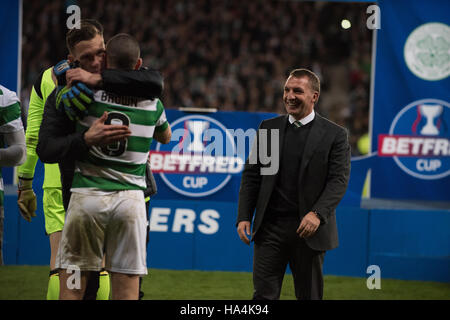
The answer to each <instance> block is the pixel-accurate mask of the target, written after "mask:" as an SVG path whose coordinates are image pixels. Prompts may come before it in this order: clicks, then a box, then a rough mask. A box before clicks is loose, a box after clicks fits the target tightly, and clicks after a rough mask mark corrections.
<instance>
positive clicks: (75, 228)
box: [56, 190, 148, 275]
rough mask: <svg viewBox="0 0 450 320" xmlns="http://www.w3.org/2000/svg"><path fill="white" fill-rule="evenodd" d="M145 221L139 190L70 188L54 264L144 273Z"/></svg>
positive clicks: (65, 266) (141, 194) (70, 267)
mask: <svg viewBox="0 0 450 320" xmlns="http://www.w3.org/2000/svg"><path fill="white" fill-rule="evenodd" d="M147 224H148V222H147V215H146V209H145V201H144V193H143V192H142V190H123V191H114V192H108V193H107V194H103V195H95V194H85V193H77V192H72V196H71V198H70V202H69V208H68V209H67V217H66V224H65V226H64V229H63V233H62V237H61V242H60V245H59V250H58V254H57V257H56V267H57V268H61V269H74V270H81V271H100V270H101V269H102V259H103V256H104V254H105V255H106V257H105V269H106V270H107V271H110V272H117V273H124V274H132V275H146V274H147V262H146V259H147V257H146V256H147V250H146V233H147Z"/></svg>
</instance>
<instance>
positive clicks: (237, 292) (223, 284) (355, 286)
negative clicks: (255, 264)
mask: <svg viewBox="0 0 450 320" xmlns="http://www.w3.org/2000/svg"><path fill="white" fill-rule="evenodd" d="M48 270H49V269H48V267H44V266H3V267H0V300H9V299H18V300H33V299H45V296H46V289H47V282H48ZM324 286H325V291H324V299H331V300H334V299H337V300H341V299H343V300H346V299H349V300H353V299H360V300H375V299H384V300H403V299H412V300H426V299H439V300H442V299H443V300H449V299H450V284H448V283H439V282H423V281H404V280H391V279H381V289H380V290H376V289H374V290H369V289H367V287H366V279H365V278H352V277H337V276H325V285H324ZM143 291H144V292H145V297H144V299H154V300H172V299H175V300H184V299H187V300H229V299H233V300H234V299H236V300H241V299H243V300H247V299H251V297H252V275H251V273H248V272H205V271H174V270H159V269H150V270H149V275H148V276H146V277H145V278H144V281H143ZM281 299H285V300H286V299H288V300H290V299H295V295H294V286H293V283H292V276H291V275H286V277H285V280H284V284H283V290H282V293H281Z"/></svg>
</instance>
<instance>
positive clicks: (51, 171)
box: [18, 67, 61, 189]
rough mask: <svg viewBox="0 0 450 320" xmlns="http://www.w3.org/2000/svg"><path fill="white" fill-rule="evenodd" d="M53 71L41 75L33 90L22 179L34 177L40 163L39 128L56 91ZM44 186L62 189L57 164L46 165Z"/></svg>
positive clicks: (20, 167) (20, 169)
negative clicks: (49, 101) (38, 152)
mask: <svg viewBox="0 0 450 320" xmlns="http://www.w3.org/2000/svg"><path fill="white" fill-rule="evenodd" d="M52 69H53V67H50V68H48V69H47V70H45V71H44V72H43V73H41V74H40V76H39V77H38V80H37V81H36V82H35V83H34V85H33V87H32V89H31V95H30V105H29V107H28V116H27V131H26V133H25V139H26V144H27V159H26V161H25V163H24V164H22V165H21V166H19V168H18V174H19V177H21V178H28V179H31V178H33V176H34V170H35V168H36V163H37V161H38V156H37V154H36V146H37V143H38V138H39V128H40V127H41V122H42V114H43V113H44V106H45V101H47V98H48V96H49V95H50V93H52V91H53V89H55V83H54V82H53V79H52ZM44 170H45V175H44V184H43V186H42V188H44V189H45V188H61V175H60V173H59V167H58V164H56V163H52V164H49V163H45V164H44Z"/></svg>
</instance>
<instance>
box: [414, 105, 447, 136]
mask: <svg viewBox="0 0 450 320" xmlns="http://www.w3.org/2000/svg"><path fill="white" fill-rule="evenodd" d="M442 110H443V107H442V106H441V105H439V104H432V105H430V104H421V105H419V112H420V114H421V115H423V116H424V117H425V118H426V121H427V122H426V124H425V126H424V127H423V128H422V130H420V134H423V135H428V136H434V135H438V134H439V129H438V128H437V126H436V125H435V123H434V122H435V121H434V120H435V119H436V118H438V117H439V116H440V115H441V114H442Z"/></svg>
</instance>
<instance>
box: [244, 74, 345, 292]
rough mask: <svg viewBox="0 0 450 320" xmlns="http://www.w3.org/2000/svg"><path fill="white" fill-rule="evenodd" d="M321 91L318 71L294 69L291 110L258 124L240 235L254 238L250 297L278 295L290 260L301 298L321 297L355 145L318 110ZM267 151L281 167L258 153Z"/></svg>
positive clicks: (289, 84) (287, 95)
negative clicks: (273, 167)
mask: <svg viewBox="0 0 450 320" xmlns="http://www.w3.org/2000/svg"><path fill="white" fill-rule="evenodd" d="M319 95H320V81H319V78H318V77H317V76H316V75H315V74H314V73H313V72H311V71H309V70H307V69H296V70H293V71H292V72H291V74H290V75H289V77H288V79H287V81H286V83H285V86H284V94H283V100H284V104H285V107H286V111H287V113H288V115H283V116H279V117H276V118H273V119H268V120H265V121H263V122H262V123H261V125H260V127H259V129H258V134H257V137H256V139H255V141H256V143H255V144H254V146H253V148H252V151H251V155H250V157H249V159H248V160H247V162H246V164H245V168H244V171H243V174H242V181H241V187H240V190H239V206H238V210H239V212H238V218H237V232H238V235H239V237H240V238H241V240H242V241H243V242H244V243H246V244H250V241H254V243H255V245H254V257H253V285H254V295H253V299H279V297H280V292H281V285H282V281H283V277H284V274H285V271H286V266H287V264H288V263H289V266H290V268H291V271H292V275H293V278H294V286H295V295H296V297H297V299H322V297H323V274H322V265H323V259H324V256H325V251H327V250H331V249H334V248H336V247H337V246H338V234H337V227H336V211H335V209H336V207H337V205H338V203H339V201H340V200H341V199H342V197H343V196H344V194H345V191H346V188H347V184H348V180H349V176H350V146H349V143H348V137H347V131H346V130H345V129H344V128H342V127H340V126H338V125H336V124H335V123H333V122H331V121H329V120H327V119H325V118H323V117H321V116H320V115H318V114H317V113H315V112H314V105H315V104H316V103H317V101H318V99H319ZM261 133H266V135H263V134H261ZM271 137H272V138H271ZM273 137H275V139H273ZM277 137H278V138H277ZM262 150H266V151H267V150H269V151H270V158H271V159H272V161H271V164H272V165H273V164H274V163H275V164H276V163H279V167H278V170H267V169H269V168H268V166H269V164H268V161H266V160H267V159H266V160H264V161H261V160H262V159H261V157H259V158H257V157H256V156H255V155H261V154H264V151H263V152H261V151H262ZM276 157H279V158H278V160H279V161H278V162H277V161H276V160H277V159H276ZM270 171H272V172H270ZM267 173H269V174H267ZM254 212H255V214H254ZM253 214H254V216H253ZM253 218H254V221H253V230H252V233H251V239H249V238H248V236H249V235H250V227H251V221H252V219H253Z"/></svg>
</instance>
